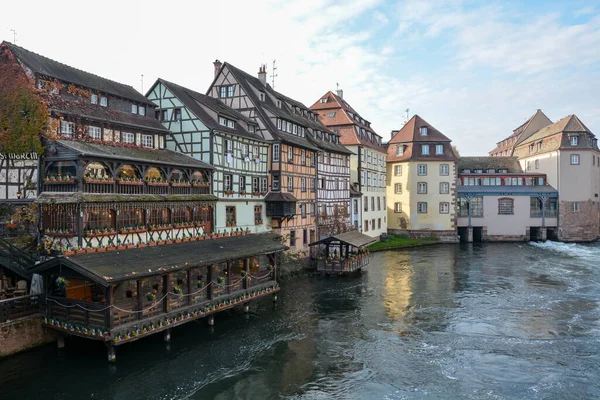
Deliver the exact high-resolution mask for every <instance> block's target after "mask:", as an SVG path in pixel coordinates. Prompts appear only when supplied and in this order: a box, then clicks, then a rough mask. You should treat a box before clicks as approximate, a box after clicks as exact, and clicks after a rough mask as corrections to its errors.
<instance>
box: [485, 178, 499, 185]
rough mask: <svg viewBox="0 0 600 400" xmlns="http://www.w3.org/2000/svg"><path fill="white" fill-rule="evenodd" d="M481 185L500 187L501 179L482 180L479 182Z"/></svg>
mask: <svg viewBox="0 0 600 400" xmlns="http://www.w3.org/2000/svg"><path fill="white" fill-rule="evenodd" d="M481 184H482V185H484V186H501V185H502V178H500V177H496V178H483V179H482V180H481Z"/></svg>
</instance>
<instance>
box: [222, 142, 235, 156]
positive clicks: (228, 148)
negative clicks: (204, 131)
mask: <svg viewBox="0 0 600 400" xmlns="http://www.w3.org/2000/svg"><path fill="white" fill-rule="evenodd" d="M223 150H224V151H225V154H233V141H231V140H229V139H223Z"/></svg>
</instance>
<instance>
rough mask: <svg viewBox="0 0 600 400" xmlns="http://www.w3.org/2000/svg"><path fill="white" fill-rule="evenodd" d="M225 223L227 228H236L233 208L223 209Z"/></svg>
mask: <svg viewBox="0 0 600 400" xmlns="http://www.w3.org/2000/svg"><path fill="white" fill-rule="evenodd" d="M225 221H226V224H227V226H236V225H237V221H236V217H235V206H227V207H225Z"/></svg>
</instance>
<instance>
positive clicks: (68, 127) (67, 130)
mask: <svg viewBox="0 0 600 400" xmlns="http://www.w3.org/2000/svg"><path fill="white" fill-rule="evenodd" d="M73 132H75V124H74V123H72V122H67V121H60V133H61V135H63V136H64V137H73Z"/></svg>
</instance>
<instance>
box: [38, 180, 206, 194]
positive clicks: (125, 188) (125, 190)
mask: <svg viewBox="0 0 600 400" xmlns="http://www.w3.org/2000/svg"><path fill="white" fill-rule="evenodd" d="M78 187H79V186H78V185H77V184H76V183H44V185H43V190H42V191H44V192H77V191H78ZM83 192H84V193H118V194H160V195H169V194H176V195H186V194H210V187H209V186H191V185H190V186H180V185H176V186H173V185H171V184H166V185H164V186H162V185H153V184H148V183H142V184H127V183H118V182H116V183H86V182H84V184H83Z"/></svg>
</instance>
